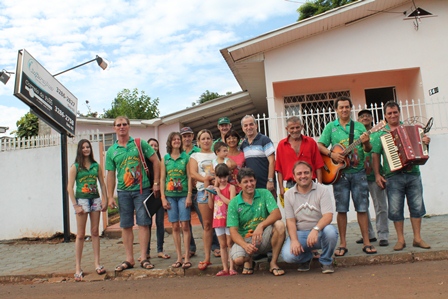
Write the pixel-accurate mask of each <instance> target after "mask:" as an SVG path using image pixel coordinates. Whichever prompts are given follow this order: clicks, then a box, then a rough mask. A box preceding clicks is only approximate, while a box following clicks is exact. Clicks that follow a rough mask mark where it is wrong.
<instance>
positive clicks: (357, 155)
mask: <svg viewBox="0 0 448 299" xmlns="http://www.w3.org/2000/svg"><path fill="white" fill-rule="evenodd" d="M350 123H351V122H349V123H348V124H347V125H346V126H345V128H344V127H343V126H341V124H340V123H339V119H336V120H335V121H332V122H330V123H328V124H327V125H326V126H325V128H324V130H323V132H322V135H321V136H320V138H319V142H320V143H322V144H323V145H325V146H326V147H328V146H329V145H331V146H334V145H335V144H340V145H342V146H343V147H344V148H346V147H348V146H349V135H350ZM353 123H354V125H355V127H354V130H353V135H354V138H353V142H355V141H356V140H357V139H359V137H361V134H362V133H364V132H366V128H365V127H364V125H363V124H362V123H360V122H357V121H354V122H353ZM348 157H349V160H350V164H349V165H347V167H346V168H344V169H343V170H342V171H343V172H344V173H356V172H359V171H361V170H363V169H364V150H363V148H362V144H359V145H357V146H356V147H355V148H354V149H353V151H352V152H351V153H350V154H349V155H348Z"/></svg>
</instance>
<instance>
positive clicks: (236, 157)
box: [224, 130, 246, 193]
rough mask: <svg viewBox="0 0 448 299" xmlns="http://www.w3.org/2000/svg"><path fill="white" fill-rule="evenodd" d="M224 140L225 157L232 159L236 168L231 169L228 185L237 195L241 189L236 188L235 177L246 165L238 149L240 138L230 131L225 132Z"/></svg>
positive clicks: (233, 131)
mask: <svg viewBox="0 0 448 299" xmlns="http://www.w3.org/2000/svg"><path fill="white" fill-rule="evenodd" d="M224 140H225V142H226V143H227V145H228V146H229V153H228V155H227V157H228V158H230V159H232V160H233V161H234V162H235V163H236V168H234V169H233V171H232V174H231V176H230V184H232V185H234V186H235V188H236V192H237V193H239V192H240V191H241V188H240V186H238V181H237V179H236V176H237V175H238V172H239V171H240V169H241V168H243V167H244V165H245V163H246V159H244V153H243V152H242V151H240V149H239V144H240V141H241V137H240V135H239V134H238V132H237V131H235V130H230V131H229V132H227V134H226V136H225V137H224Z"/></svg>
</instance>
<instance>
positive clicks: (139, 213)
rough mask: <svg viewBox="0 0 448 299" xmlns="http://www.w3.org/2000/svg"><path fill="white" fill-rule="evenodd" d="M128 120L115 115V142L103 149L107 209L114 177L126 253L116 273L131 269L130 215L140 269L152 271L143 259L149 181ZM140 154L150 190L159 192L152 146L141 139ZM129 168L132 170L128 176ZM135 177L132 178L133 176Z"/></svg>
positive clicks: (148, 220)
mask: <svg viewBox="0 0 448 299" xmlns="http://www.w3.org/2000/svg"><path fill="white" fill-rule="evenodd" d="M129 129H130V125H129V119H128V118H127V117H125V116H119V117H117V118H116V119H115V120H114V130H115V132H116V134H117V141H116V142H115V143H114V144H113V145H112V146H111V147H110V148H109V149H108V150H107V154H106V170H107V177H106V179H107V189H108V190H107V191H108V196H109V200H108V201H109V207H111V208H113V207H116V205H117V204H116V202H115V199H114V189H115V175H116V177H117V180H118V185H117V191H118V192H117V193H118V206H119V207H120V227H121V228H122V238H123V245H124V249H125V252H126V260H125V261H124V262H122V263H121V264H120V265H118V266H117V267H116V268H115V271H116V272H121V271H123V270H126V269H129V268H133V267H134V265H135V261H134V252H133V244H134V233H133V231H132V227H133V226H134V213H135V217H136V219H137V225H138V237H139V241H140V242H139V243H140V260H141V262H140V265H141V267H142V268H144V269H153V268H154V265H153V264H151V262H150V261H149V259H147V258H146V252H147V250H148V241H149V227H150V226H151V218H150V217H149V216H148V214H147V213H146V210H145V208H144V207H143V201H144V200H145V199H146V198H147V197H148V196H149V195H150V192H151V191H150V189H149V186H150V182H149V179H148V177H147V175H146V171H144V170H143V169H141V166H140V165H141V162H140V157H139V153H138V149H137V146H136V144H135V142H134V138H132V137H131V136H130V135H129ZM141 149H142V152H143V155H144V156H145V157H146V158H148V159H149V160H150V161H151V163H152V165H153V171H154V183H153V191H154V192H160V186H159V180H160V176H159V175H160V161H159V158H158V157H157V155H156V154H155V152H154V150H153V149H152V147H151V146H150V145H149V144H148V143H147V142H146V141H145V140H141ZM131 169H134V170H135V171H134V172H133V173H131ZM135 175H136V176H138V177H134V176H135Z"/></svg>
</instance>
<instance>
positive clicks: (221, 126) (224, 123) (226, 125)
mask: <svg viewBox="0 0 448 299" xmlns="http://www.w3.org/2000/svg"><path fill="white" fill-rule="evenodd" d="M217 127H218V130H219V132H220V135H219V138H218V139H216V140H215V141H214V142H213V146H214V145H215V143H216V142H218V141H222V142H224V143H225V142H226V139H225V138H224V137H225V136H226V134H227V133H228V132H229V131H230V129H232V123H231V122H230V119H229V118H228V117H225V116H224V117H221V118H219V119H218V125H217ZM212 150H213V148H212Z"/></svg>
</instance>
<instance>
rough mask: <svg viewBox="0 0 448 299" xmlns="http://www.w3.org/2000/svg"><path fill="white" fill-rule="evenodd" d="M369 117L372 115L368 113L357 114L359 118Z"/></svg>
mask: <svg viewBox="0 0 448 299" xmlns="http://www.w3.org/2000/svg"><path fill="white" fill-rule="evenodd" d="M370 117H372V115H370V114H363V115H360V116H359V118H370Z"/></svg>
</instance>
